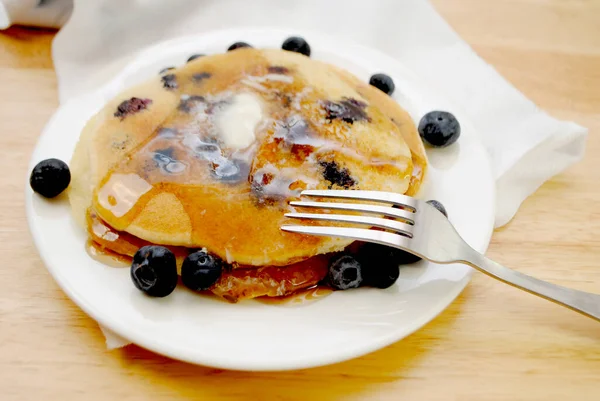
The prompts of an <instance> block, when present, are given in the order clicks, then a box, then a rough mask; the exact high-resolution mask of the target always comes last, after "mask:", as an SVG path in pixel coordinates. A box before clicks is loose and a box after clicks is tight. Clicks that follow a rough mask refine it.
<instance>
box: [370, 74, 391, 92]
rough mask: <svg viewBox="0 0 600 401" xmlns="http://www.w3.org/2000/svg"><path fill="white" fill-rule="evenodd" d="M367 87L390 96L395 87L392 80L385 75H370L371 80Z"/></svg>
mask: <svg viewBox="0 0 600 401" xmlns="http://www.w3.org/2000/svg"><path fill="white" fill-rule="evenodd" d="M369 85H371V86H374V87H376V88H377V89H379V90H380V91H382V92H383V93H386V94H388V95H390V96H391V95H392V93H394V89H396V85H394V81H393V80H392V78H390V77H389V76H388V75H385V74H375V75H372V76H371V79H369Z"/></svg>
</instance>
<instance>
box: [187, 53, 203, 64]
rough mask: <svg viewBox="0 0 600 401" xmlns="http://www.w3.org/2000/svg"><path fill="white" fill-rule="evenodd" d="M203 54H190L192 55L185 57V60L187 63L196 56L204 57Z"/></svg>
mask: <svg viewBox="0 0 600 401" xmlns="http://www.w3.org/2000/svg"><path fill="white" fill-rule="evenodd" d="M204 56H205V54H192V55H191V56H190V57H189V58H188V59H187V62H188V63H189V62H190V61H194V60H196V59H197V58H200V57H204Z"/></svg>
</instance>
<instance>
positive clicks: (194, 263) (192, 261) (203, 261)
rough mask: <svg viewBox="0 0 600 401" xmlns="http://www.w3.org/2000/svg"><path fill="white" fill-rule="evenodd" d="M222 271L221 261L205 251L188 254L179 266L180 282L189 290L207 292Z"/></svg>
mask: <svg viewBox="0 0 600 401" xmlns="http://www.w3.org/2000/svg"><path fill="white" fill-rule="evenodd" d="M222 271H223V261H222V260H221V259H219V258H218V257H217V256H215V255H211V254H209V253H208V252H206V251H198V252H194V253H192V254H189V255H188V257H187V258H185V260H184V261H183V265H182V266H181V281H183V284H184V285H185V286H186V287H188V288H189V289H191V290H194V291H203V290H208V289H209V288H210V287H211V286H212V285H213V284H214V283H216V282H217V280H218V279H219V277H221V273H222Z"/></svg>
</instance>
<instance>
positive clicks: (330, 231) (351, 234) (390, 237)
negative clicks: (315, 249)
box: [281, 226, 422, 257]
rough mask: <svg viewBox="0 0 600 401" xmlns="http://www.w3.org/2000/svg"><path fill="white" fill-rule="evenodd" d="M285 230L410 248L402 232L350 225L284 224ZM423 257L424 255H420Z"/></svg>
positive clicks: (408, 240) (408, 239)
mask: <svg viewBox="0 0 600 401" xmlns="http://www.w3.org/2000/svg"><path fill="white" fill-rule="evenodd" d="M281 229H282V230H283V231H288V232H293V233H298V234H307V235H317V236H325V237H341V238H350V239H354V240H357V241H367V242H374V243H376V244H381V245H387V246H392V247H394V248H400V249H405V250H409V243H410V241H411V239H410V238H407V237H405V236H403V235H400V234H395V233H390V232H387V231H376V230H369V229H366V228H348V227H321V226H282V227H281ZM417 256H420V257H422V255H418V254H417Z"/></svg>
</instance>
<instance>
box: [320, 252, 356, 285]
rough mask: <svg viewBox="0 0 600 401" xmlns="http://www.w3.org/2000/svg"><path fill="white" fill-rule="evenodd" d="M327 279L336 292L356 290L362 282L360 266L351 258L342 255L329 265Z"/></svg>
mask: <svg viewBox="0 0 600 401" xmlns="http://www.w3.org/2000/svg"><path fill="white" fill-rule="evenodd" d="M327 279H328V281H329V284H330V285H331V286H332V287H333V288H335V289H336V290H347V289H350V288H358V287H359V286H360V285H361V283H362V281H363V277H362V266H361V264H360V262H359V261H358V260H357V259H356V258H354V257H353V256H350V255H343V256H341V257H339V258H337V259H334V260H333V262H332V263H331V264H330V265H329V272H328V274H327Z"/></svg>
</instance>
